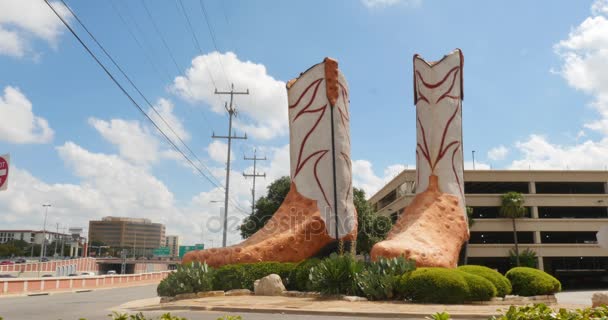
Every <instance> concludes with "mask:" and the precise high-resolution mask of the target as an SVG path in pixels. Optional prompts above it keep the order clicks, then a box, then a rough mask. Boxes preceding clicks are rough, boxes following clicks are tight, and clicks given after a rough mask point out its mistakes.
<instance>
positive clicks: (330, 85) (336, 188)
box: [287, 58, 357, 239]
mask: <svg viewBox="0 0 608 320" xmlns="http://www.w3.org/2000/svg"><path fill="white" fill-rule="evenodd" d="M287 95H288V100H289V129H290V162H291V163H290V168H291V179H292V181H293V182H294V183H295V185H296V187H297V190H298V191H299V192H300V193H301V194H302V195H303V196H305V197H308V198H311V199H313V200H316V201H317V206H318V208H319V210H320V211H321V217H322V218H323V220H324V221H325V225H326V228H327V232H328V233H329V234H330V235H332V236H334V237H336V213H337V221H338V223H337V226H338V228H337V237H336V238H338V239H339V238H342V237H344V236H346V235H347V234H349V233H350V232H351V231H352V230H353V229H354V227H355V226H356V222H357V221H356V215H355V208H354V204H353V188H352V169H351V159H350V112H349V100H348V99H349V98H348V84H347V82H346V79H345V78H344V75H343V74H342V73H341V72H340V71H339V70H338V63H337V62H336V61H335V60H332V59H329V58H326V59H325V60H324V61H323V62H322V63H319V64H317V65H314V66H313V67H311V68H310V69H308V70H307V71H305V72H304V73H302V74H301V75H300V76H299V77H298V78H296V79H294V80H291V81H289V82H288V83H287Z"/></svg>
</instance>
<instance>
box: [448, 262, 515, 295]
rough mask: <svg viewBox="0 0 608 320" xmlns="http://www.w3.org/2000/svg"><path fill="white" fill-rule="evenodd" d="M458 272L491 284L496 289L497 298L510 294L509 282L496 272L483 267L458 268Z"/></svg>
mask: <svg viewBox="0 0 608 320" xmlns="http://www.w3.org/2000/svg"><path fill="white" fill-rule="evenodd" d="M458 270H460V271H463V272H466V273H470V274H474V275H477V276H481V277H484V278H486V279H487V280H489V281H490V282H492V284H493V285H494V287H496V295H497V296H498V297H504V296H506V295H508V294H510V293H511V282H509V279H507V278H506V277H505V276H503V275H502V274H500V272H498V271H496V270H492V269H490V268H488V267H484V266H475V265H466V266H461V267H458Z"/></svg>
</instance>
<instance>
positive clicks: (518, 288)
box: [505, 267, 562, 296]
mask: <svg viewBox="0 0 608 320" xmlns="http://www.w3.org/2000/svg"><path fill="white" fill-rule="evenodd" d="M505 276H506V277H507V279H509V281H511V286H512V287H513V294H516V295H520V296H535V295H545V294H553V293H556V292H558V291H560V290H561V289H562V285H561V283H560V282H559V280H557V279H555V278H554V277H553V276H551V275H550V274H548V273H546V272H544V271H541V270H538V269H533V268H528V267H516V268H513V269H511V270H509V271H507V273H506V274H505Z"/></svg>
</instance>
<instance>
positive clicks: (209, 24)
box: [199, 0, 231, 83]
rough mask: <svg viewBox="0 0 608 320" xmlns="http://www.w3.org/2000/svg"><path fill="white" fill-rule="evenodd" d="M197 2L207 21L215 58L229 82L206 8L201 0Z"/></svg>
mask: <svg viewBox="0 0 608 320" xmlns="http://www.w3.org/2000/svg"><path fill="white" fill-rule="evenodd" d="M199 4H200V7H201V11H202V13H203V16H204V17H205V22H206V23H207V29H208V30H209V34H210V35H211V41H212V42H213V47H214V48H215V51H216V52H217V54H218V56H217V60H218V61H219V63H220V67H221V68H222V71H223V72H224V77H225V78H226V82H227V83H229V82H231V81H230V79H228V73H226V68H224V64H223V63H222V58H221V56H220V55H221V53H220V50H219V49H218V47H217V41H216V40H215V32H214V31H213V27H212V26H211V21H210V20H209V17H208V15H207V9H205V4H204V3H203V0H199Z"/></svg>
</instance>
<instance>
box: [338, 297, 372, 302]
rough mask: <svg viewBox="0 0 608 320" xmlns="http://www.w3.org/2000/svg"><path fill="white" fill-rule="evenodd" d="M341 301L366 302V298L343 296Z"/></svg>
mask: <svg viewBox="0 0 608 320" xmlns="http://www.w3.org/2000/svg"><path fill="white" fill-rule="evenodd" d="M342 300H344V301H349V302H359V301H367V298H364V297H357V296H343V297H342Z"/></svg>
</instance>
